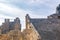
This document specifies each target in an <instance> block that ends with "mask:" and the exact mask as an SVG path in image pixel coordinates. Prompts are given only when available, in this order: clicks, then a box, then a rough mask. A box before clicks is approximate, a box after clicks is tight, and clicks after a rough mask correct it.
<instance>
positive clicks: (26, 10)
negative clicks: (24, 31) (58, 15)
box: [0, 0, 60, 27]
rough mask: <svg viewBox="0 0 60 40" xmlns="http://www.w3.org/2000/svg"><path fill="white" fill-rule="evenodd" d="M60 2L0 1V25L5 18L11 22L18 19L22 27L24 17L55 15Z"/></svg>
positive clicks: (44, 0) (47, 0) (49, 0)
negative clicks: (27, 15)
mask: <svg viewBox="0 0 60 40" xmlns="http://www.w3.org/2000/svg"><path fill="white" fill-rule="evenodd" d="M59 3H60V0H0V25H1V23H2V22H4V19H5V18H9V19H11V20H13V19H15V18H16V17H19V18H20V20H21V23H22V24H23V25H22V27H23V26H24V22H25V21H24V20H25V19H24V17H25V15H26V14H29V15H30V17H32V18H44V17H45V18H46V17H47V16H48V15H50V14H53V13H55V11H56V10H55V9H56V7H57V5H58V4H59Z"/></svg>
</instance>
